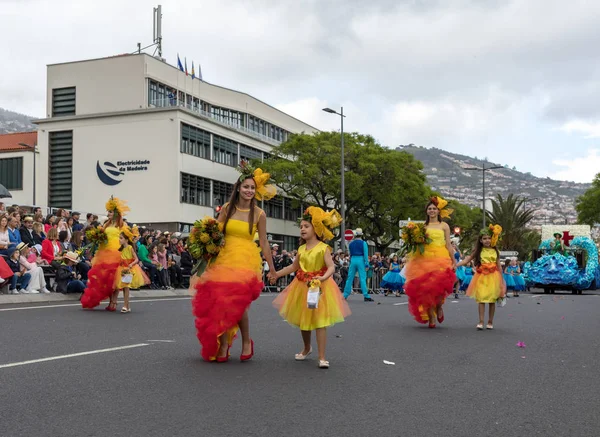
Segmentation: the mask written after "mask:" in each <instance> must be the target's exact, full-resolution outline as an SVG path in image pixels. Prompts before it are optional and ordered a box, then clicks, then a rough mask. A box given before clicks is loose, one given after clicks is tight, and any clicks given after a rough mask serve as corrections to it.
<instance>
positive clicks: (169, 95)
mask: <svg viewBox="0 0 600 437" xmlns="http://www.w3.org/2000/svg"><path fill="white" fill-rule="evenodd" d="M148 104H150V105H153V106H157V107H167V106H185V107H187V108H188V109H192V110H194V111H200V110H201V111H203V112H204V113H205V114H207V115H208V116H209V117H211V118H213V119H215V120H217V121H219V122H221V123H224V124H227V125H229V126H233V127H235V128H243V127H245V126H246V124H247V125H248V129H249V130H250V131H252V132H256V133H258V134H261V135H264V136H266V137H268V138H272V139H273V140H276V141H281V142H283V141H285V140H287V138H288V132H287V131H286V130H284V129H282V128H280V127H278V126H275V125H273V124H271V123H269V122H266V121H264V120H261V119H260V118H258V117H254V116H252V115H249V114H246V113H244V112H240V111H235V110H233V109H228V108H223V107H219V106H214V105H210V104H208V103H206V102H203V101H202V100H200V99H199V98H197V97H194V96H192V95H190V94H186V93H184V92H183V91H178V90H176V89H175V88H171V87H169V86H167V85H165V84H162V83H160V82H157V81H155V80H152V79H148ZM246 116H247V117H248V119H247V120H248V122H247V123H246Z"/></svg>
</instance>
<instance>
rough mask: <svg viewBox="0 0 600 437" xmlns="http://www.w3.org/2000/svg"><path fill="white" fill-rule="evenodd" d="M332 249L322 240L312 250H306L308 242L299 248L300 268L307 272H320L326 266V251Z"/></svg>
mask: <svg viewBox="0 0 600 437" xmlns="http://www.w3.org/2000/svg"><path fill="white" fill-rule="evenodd" d="M328 250H331V247H329V246H328V245H327V244H325V243H323V242H322V241H321V242H319V244H317V245H316V246H315V247H313V248H312V249H310V250H306V244H303V245H302V246H300V247H299V248H298V256H299V257H300V268H301V269H302V270H303V271H305V272H307V273H312V272H318V271H319V270H321V269H322V268H323V267H325V252H326V251H328Z"/></svg>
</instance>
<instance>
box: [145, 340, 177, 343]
mask: <svg viewBox="0 0 600 437" xmlns="http://www.w3.org/2000/svg"><path fill="white" fill-rule="evenodd" d="M146 341H154V342H157V343H175V340H146Z"/></svg>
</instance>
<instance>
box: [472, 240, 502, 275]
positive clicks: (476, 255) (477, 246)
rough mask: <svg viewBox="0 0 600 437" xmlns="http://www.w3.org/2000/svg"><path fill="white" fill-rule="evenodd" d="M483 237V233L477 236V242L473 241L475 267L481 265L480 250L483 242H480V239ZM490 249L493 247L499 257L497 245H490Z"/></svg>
mask: <svg viewBox="0 0 600 437" xmlns="http://www.w3.org/2000/svg"><path fill="white" fill-rule="evenodd" d="M483 237H484V235H480V236H479V238H478V239H477V243H475V251H474V252H473V262H474V263H475V267H479V266H480V265H481V251H482V250H483V247H484V246H483V243H482V242H481V239H482V238H483ZM492 249H494V250H495V251H496V256H497V257H498V258H499V257H500V252H498V248H497V247H492Z"/></svg>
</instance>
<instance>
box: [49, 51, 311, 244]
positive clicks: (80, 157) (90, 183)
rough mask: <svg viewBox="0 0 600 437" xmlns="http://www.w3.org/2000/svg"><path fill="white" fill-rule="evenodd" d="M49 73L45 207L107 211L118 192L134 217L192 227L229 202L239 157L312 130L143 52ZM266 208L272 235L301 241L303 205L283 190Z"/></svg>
mask: <svg viewBox="0 0 600 437" xmlns="http://www.w3.org/2000/svg"><path fill="white" fill-rule="evenodd" d="M47 74H48V82H47V104H46V117H47V118H45V119H41V120H38V121H37V124H38V149H39V155H38V162H39V164H40V165H39V167H38V168H39V170H38V181H40V182H39V183H40V186H39V187H38V189H37V194H38V202H37V203H38V204H40V205H48V206H50V207H56V208H59V207H62V208H67V209H71V210H72V209H76V210H78V211H82V212H87V211H91V212H100V213H101V212H102V211H103V209H104V203H105V201H106V200H107V199H108V198H109V197H110V196H111V195H114V196H117V197H120V198H122V199H125V200H127V201H128V204H129V206H130V207H131V213H130V214H129V216H128V218H129V219H130V221H132V222H135V223H140V224H146V225H150V226H152V227H154V228H155V229H157V228H158V229H161V230H170V231H182V232H187V231H189V227H190V225H191V224H192V223H193V222H194V221H195V220H196V219H198V218H201V217H204V216H206V215H213V212H214V209H213V208H214V207H216V206H217V205H221V204H223V203H225V202H226V201H227V200H228V198H229V195H230V193H231V189H232V185H233V183H234V182H235V181H236V179H237V177H238V175H239V174H238V173H237V172H236V170H235V167H236V166H237V165H238V164H239V161H240V160H241V159H253V158H264V157H265V156H266V155H268V154H269V152H270V151H271V148H272V147H273V146H275V145H278V144H280V143H281V142H283V141H285V140H286V138H287V137H288V135H289V134H290V133H300V132H306V133H312V132H314V131H316V129H315V128H313V127H312V126H309V125H307V124H306V123H303V122H301V121H299V120H297V119H295V118H294V117H291V116H289V115H287V114H285V113H283V112H281V111H279V110H277V109H275V108H274V107H272V106H269V105H267V104H266V103H264V102H261V101H260V100H258V99H256V98H254V97H252V96H250V95H248V94H245V93H242V92H239V91H234V90H230V89H227V88H223V87H220V86H216V85H212V84H209V83H207V82H203V81H201V80H198V79H197V78H196V79H192V78H191V76H188V75H186V74H185V73H184V72H182V71H180V70H179V69H178V68H175V67H173V66H171V65H168V64H166V63H165V62H163V61H161V60H160V59H156V58H154V57H152V56H149V55H146V54H137V55H124V56H115V57H110V58H103V59H93V60H87V61H79V62H69V63H64V64H55V65H49V66H48V69H47ZM41 181H44V182H45V181H47V185H43V184H41ZM264 209H265V212H266V214H267V217H268V229H267V231H268V233H269V234H270V237H271V240H273V241H279V242H282V243H283V247H284V248H286V249H292V248H295V247H296V245H297V236H298V228H297V226H296V219H297V218H298V217H299V215H300V212H301V207H300V206H298V207H294V206H293V205H292V203H291V202H289V201H286V199H285V198H284V197H282V196H278V197H276V198H274V199H273V200H271V201H269V202H265V203H264ZM280 244H281V243H280Z"/></svg>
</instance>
